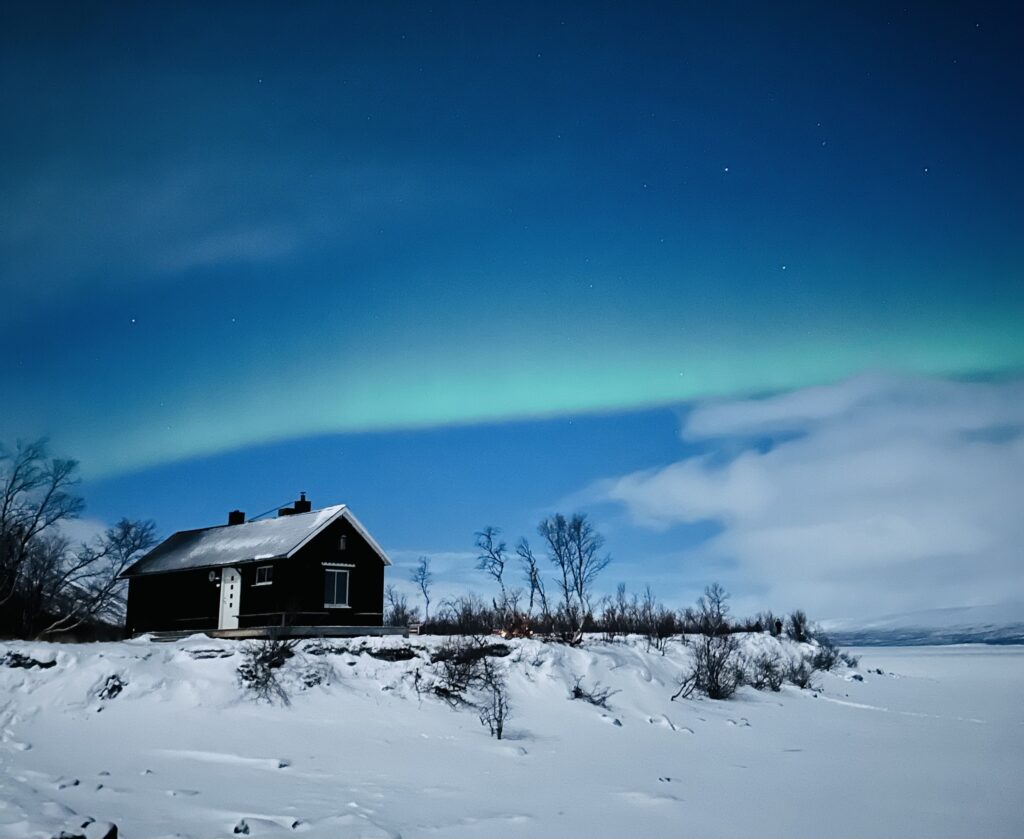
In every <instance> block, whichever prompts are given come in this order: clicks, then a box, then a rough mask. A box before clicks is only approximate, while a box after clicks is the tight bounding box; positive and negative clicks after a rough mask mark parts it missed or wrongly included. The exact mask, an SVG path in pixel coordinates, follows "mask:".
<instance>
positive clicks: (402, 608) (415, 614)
mask: <svg viewBox="0 0 1024 839" xmlns="http://www.w3.org/2000/svg"><path fill="white" fill-rule="evenodd" d="M384 597H385V599H386V600H387V608H386V609H385V611H384V625H385V626H409V625H410V624H413V623H418V622H419V619H420V610H419V609H418V608H416V607H415V606H410V605H409V598H407V597H406V596H405V595H404V594H400V593H399V592H398V590H397V589H396V588H395V587H394V586H390V585H389V586H387V587H385V589H384Z"/></svg>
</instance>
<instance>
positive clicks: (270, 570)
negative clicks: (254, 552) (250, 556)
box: [256, 565, 274, 586]
mask: <svg viewBox="0 0 1024 839" xmlns="http://www.w3.org/2000/svg"><path fill="white" fill-rule="evenodd" d="M272 582H274V566H273V565H261V566H259V568H257V569H256V585H258V586H269V585H270V584H271V583H272Z"/></svg>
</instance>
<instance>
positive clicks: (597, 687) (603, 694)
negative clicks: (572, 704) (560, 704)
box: [569, 676, 619, 709]
mask: <svg viewBox="0 0 1024 839" xmlns="http://www.w3.org/2000/svg"><path fill="white" fill-rule="evenodd" d="M573 679H575V683H574V684H573V686H572V687H571V688H570V689H569V698H570V699H582V700H583V701H584V702H589V703H590V704H591V705H596V706H597V707H598V708H605V709H607V708H608V700H609V699H611V698H612V697H613V696H614V695H615V694H617V693H619V691H617V690H611V689H610V688H603V687H601V683H600V682H596V683H595V684H594V687H592V688H590V689H589V690H588V689H587V688H585V687H583V677H582V676H573Z"/></svg>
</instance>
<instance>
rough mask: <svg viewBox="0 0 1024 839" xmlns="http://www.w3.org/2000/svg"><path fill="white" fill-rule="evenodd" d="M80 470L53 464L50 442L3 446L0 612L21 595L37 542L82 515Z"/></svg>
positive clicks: (69, 464) (0, 470) (70, 464)
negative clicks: (23, 577) (78, 490)
mask: <svg viewBox="0 0 1024 839" xmlns="http://www.w3.org/2000/svg"><path fill="white" fill-rule="evenodd" d="M77 470H78V463H77V462H76V461H74V460H68V459H64V458H50V457H49V455H48V452H47V442H46V440H36V441H35V442H32V443H22V442H20V441H19V442H18V444H17V445H16V447H15V448H14V450H13V451H11V450H9V449H7V448H6V447H4V446H0V606H3V605H4V604H6V603H7V602H8V601H9V600H10V599H11V598H12V597H13V596H14V594H15V592H16V591H17V590H18V587H19V583H20V580H21V574H22V571H23V568H24V565H25V563H26V562H27V561H28V560H29V557H30V555H31V554H32V552H33V551H34V550H36V549H37V546H36V543H37V540H40V539H42V538H43V537H44V536H47V535H51V534H53V533H55V531H56V528H57V525H59V524H60V523H61V522H62V521H66V520H69V519H74V518H77V517H78V515H79V514H80V513H81V511H82V508H83V503H82V499H81V498H79V497H78V495H76V494H75V492H74V487H75V486H76V485H77V484H78V478H77V475H76V473H77ZM51 547H52V546H51Z"/></svg>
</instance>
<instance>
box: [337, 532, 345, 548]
mask: <svg viewBox="0 0 1024 839" xmlns="http://www.w3.org/2000/svg"><path fill="white" fill-rule="evenodd" d="M338 550H339V551H343V550H345V535H344V534H342V536H341V538H340V539H339V540H338Z"/></svg>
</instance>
